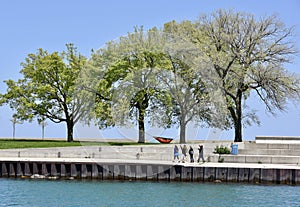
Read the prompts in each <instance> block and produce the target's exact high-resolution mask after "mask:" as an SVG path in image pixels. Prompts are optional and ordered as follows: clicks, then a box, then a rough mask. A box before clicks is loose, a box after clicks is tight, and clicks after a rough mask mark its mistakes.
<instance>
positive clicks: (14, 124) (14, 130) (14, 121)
mask: <svg viewBox="0 0 300 207" xmlns="http://www.w3.org/2000/svg"><path fill="white" fill-rule="evenodd" d="M10 121H11V122H12V124H13V139H15V137H16V125H17V124H22V123H23V122H22V121H18V120H17V115H16V114H13V116H12V119H11V120H10Z"/></svg>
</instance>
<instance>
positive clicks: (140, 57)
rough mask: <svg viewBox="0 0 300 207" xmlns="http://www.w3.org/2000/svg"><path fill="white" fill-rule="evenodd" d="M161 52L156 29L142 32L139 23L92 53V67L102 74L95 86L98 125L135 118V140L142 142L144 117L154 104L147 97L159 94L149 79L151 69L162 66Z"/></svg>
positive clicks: (152, 71) (151, 98)
mask: <svg viewBox="0 0 300 207" xmlns="http://www.w3.org/2000/svg"><path fill="white" fill-rule="evenodd" d="M163 55H164V54H163V39H162V37H161V34H160V31H158V30H157V29H156V28H154V29H151V30H149V31H147V32H144V30H143V28H142V27H141V28H135V31H134V32H133V33H130V34H128V35H127V36H125V37H120V39H119V41H118V42H109V43H108V44H107V47H106V48H103V49H100V50H98V51H97V52H96V53H94V54H93V55H92V59H91V61H90V64H91V65H93V66H92V67H91V68H93V69H92V71H94V68H98V70H99V73H98V74H102V77H103V79H102V78H101V79H100V80H99V82H98V84H97V87H96V88H97V90H98V91H97V92H96V104H95V105H96V109H95V110H96V111H97V112H98V113H97V112H96V117H97V118H98V122H100V126H104V127H108V126H116V125H117V126H122V125H124V124H125V122H126V121H128V120H131V121H132V122H135V121H136V122H137V125H138V132H139V133H138V134H139V135H138V136H139V138H138V142H141V143H143V142H145V118H146V116H147V114H149V112H151V110H150V107H151V106H154V104H151V101H154V100H155V99H156V98H155V97H157V96H158V95H159V93H158V91H157V90H156V84H155V83H154V82H153V81H154V76H153V75H154V70H155V69H156V68H161V67H164V64H165V63H164V58H163ZM101 71H102V72H101ZM156 100H158V99H156ZM103 109H105V112H104V113H102V112H103Z"/></svg>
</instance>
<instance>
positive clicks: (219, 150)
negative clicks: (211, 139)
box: [214, 145, 230, 154]
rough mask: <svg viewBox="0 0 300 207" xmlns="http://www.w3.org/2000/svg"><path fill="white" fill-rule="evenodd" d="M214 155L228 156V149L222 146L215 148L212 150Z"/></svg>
mask: <svg viewBox="0 0 300 207" xmlns="http://www.w3.org/2000/svg"><path fill="white" fill-rule="evenodd" d="M214 153H215V154H230V149H229V148H228V147H224V146H222V145H221V146H216V147H215V149H214Z"/></svg>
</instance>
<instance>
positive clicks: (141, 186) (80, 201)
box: [0, 179, 300, 207]
mask: <svg viewBox="0 0 300 207" xmlns="http://www.w3.org/2000/svg"><path fill="white" fill-rule="evenodd" d="M0 206H22V207H26V206H30V207H35V206H43V207H47V206H51V207H52V206H72V207H73V206H109V207H111V206H130V207H134V206H138V207H142V206H147V207H148V206H151V207H154V206H165V207H168V206H181V207H188V206H197V207H199V206H239V207H240V206H264V207H267V206H272V207H274V206H284V207H287V206H300V187H299V186H281V185H277V186H276V185H272V186H263V185H248V184H247V185H244V184H223V183H221V184H214V183H181V182H178V183H177V182H173V183H168V182H129V181H126V182H115V181H110V182H108V181H77V180H70V181H48V180H21V179H20V180H15V179H0Z"/></svg>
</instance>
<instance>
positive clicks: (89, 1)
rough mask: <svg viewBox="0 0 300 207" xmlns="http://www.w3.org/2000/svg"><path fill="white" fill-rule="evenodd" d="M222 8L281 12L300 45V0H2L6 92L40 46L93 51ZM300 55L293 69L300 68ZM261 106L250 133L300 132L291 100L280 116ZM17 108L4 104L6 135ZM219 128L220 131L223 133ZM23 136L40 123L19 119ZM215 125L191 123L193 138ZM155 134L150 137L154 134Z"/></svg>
mask: <svg viewBox="0 0 300 207" xmlns="http://www.w3.org/2000/svg"><path fill="white" fill-rule="evenodd" d="M217 9H233V10H235V11H243V12H249V13H253V14H255V15H256V16H266V15H272V14H277V15H278V16H279V17H280V19H281V20H282V21H283V22H284V23H285V24H286V25H287V26H288V27H290V26H295V28H296V29H295V31H296V37H295V41H296V43H297V47H298V48H299V49H300V12H299V10H300V1H297V0H293V1H292V0H285V1H282V0H281V1H280V0H277V1H276V0H272V1H269V0H268V1H262V0H260V1H258V0H257V1H255V0H240V1H229V0H228V1H226V0H220V1H216V0H215V1H214V0H210V1H208V0H207V1H205V0H186V1H182V0H151V1H150V0H149V1H148V0H144V1H141V0H140V1H138V0H119V1H117V0H109V1H104V0H103V1H101V0H82V1H80V0H51V1H40V0H0V58H1V61H0V71H1V74H0V93H4V92H5V91H6V85H5V84H4V83H3V81H4V80H7V79H13V80H17V79H18V78H20V77H21V76H20V74H19V71H20V69H21V67H20V63H21V62H22V61H24V59H25V57H26V56H27V54H28V53H35V52H36V51H37V49H38V48H43V49H44V50H48V51H50V52H53V51H62V50H64V49H65V44H66V43H74V44H75V45H76V46H77V47H78V50H79V52H80V53H82V54H83V55H85V56H87V57H89V56H90V54H91V53H90V51H91V49H98V48H101V47H103V46H104V44H105V42H107V41H109V40H113V39H115V38H118V37H119V36H121V35H124V34H126V33H127V32H131V31H133V28H134V26H141V25H143V26H144V27H145V28H146V29H147V28H151V27H154V26H156V27H162V26H163V24H164V23H165V22H168V21H171V20H177V21H181V20H195V19H197V17H198V16H199V15H201V14H209V13H211V12H213V11H216V10H217ZM299 66H300V58H299V56H298V57H297V58H296V59H295V60H294V63H293V64H292V65H288V66H287V67H288V69H289V70H290V71H292V72H295V73H299V72H300V68H299ZM249 105H250V106H251V107H253V108H254V109H257V110H258V115H259V117H260V120H261V126H260V127H259V126H252V127H247V128H245V129H244V139H245V140H253V139H254V138H255V136H256V135H286V136H289V135H292V136H300V125H299V123H300V122H299V121H300V110H299V107H298V108H297V107H296V106H294V105H290V106H289V109H288V111H287V113H278V115H277V116H276V117H273V116H271V115H268V114H266V111H265V108H264V107H263V105H261V104H260V102H257V101H251V104H249ZM11 116H12V111H11V110H10V109H9V108H8V107H1V108H0V137H11V136H12V123H11V122H10V119H11ZM65 131H66V129H65V125H64V124H59V125H57V124H56V125H54V124H50V122H49V125H48V126H47V127H46V132H45V133H46V134H45V135H46V137H65V136H66V132H65ZM135 132H136V131H135V130H124V129H122V130H115V131H114V132H113V131H109V132H108V131H106V132H105V131H104V132H99V131H98V130H95V129H92V130H87V129H86V128H85V129H82V128H79V127H77V128H76V129H75V137H76V136H77V137H91V136H100V137H109V136H111V137H120V138H124V137H128V136H134V133H135ZM160 134H162V135H164V136H174V137H176V136H177V134H178V133H177V130H176V129H173V130H167V131H163V130H154V129H149V130H148V131H147V135H148V136H150V137H151V136H152V135H160ZM217 134H218V133H217ZM220 134H221V133H220ZM16 136H17V137H41V128H40V126H38V124H37V123H30V124H23V125H17V129H16ZM211 136H212V134H211V132H210V130H209V129H203V130H201V129H190V131H189V132H188V137H187V138H188V139H189V138H193V139H195V138H196V139H206V138H207V137H210V138H211ZM232 137H233V135H232V131H229V132H225V133H223V134H222V139H232ZM149 139H150V138H149Z"/></svg>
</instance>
